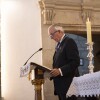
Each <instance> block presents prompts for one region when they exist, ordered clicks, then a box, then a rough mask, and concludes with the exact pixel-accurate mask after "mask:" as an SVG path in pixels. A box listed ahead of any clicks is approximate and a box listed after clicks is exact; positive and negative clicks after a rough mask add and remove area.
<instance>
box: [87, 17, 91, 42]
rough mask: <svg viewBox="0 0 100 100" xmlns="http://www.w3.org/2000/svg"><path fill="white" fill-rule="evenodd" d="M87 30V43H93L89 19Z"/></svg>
mask: <svg viewBox="0 0 100 100" xmlns="http://www.w3.org/2000/svg"><path fill="white" fill-rule="evenodd" d="M86 28H87V43H91V42H92V35H91V22H90V21H89V18H87V21H86Z"/></svg>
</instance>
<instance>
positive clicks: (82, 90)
mask: <svg viewBox="0 0 100 100" xmlns="http://www.w3.org/2000/svg"><path fill="white" fill-rule="evenodd" d="M66 95H67V96H69V97H70V96H72V95H76V96H77V97H78V96H80V97H85V96H87V97H88V96H91V97H92V96H97V97H99V96H100V71H98V72H94V73H89V74H85V75H83V76H80V77H74V78H73V81H72V83H71V85H70V88H69V90H68V92H67V94H66Z"/></svg>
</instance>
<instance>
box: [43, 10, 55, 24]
mask: <svg viewBox="0 0 100 100" xmlns="http://www.w3.org/2000/svg"><path fill="white" fill-rule="evenodd" d="M42 14H43V18H44V24H52V23H53V18H54V16H55V12H54V10H53V9H44V10H43V11H42Z"/></svg>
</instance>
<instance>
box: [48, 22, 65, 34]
mask: <svg viewBox="0 0 100 100" xmlns="http://www.w3.org/2000/svg"><path fill="white" fill-rule="evenodd" d="M51 28H53V29H54V30H55V31H58V30H60V31H61V32H64V30H63V27H61V26H60V25H57V24H54V25H51V26H49V28H48V33H49V29H51Z"/></svg>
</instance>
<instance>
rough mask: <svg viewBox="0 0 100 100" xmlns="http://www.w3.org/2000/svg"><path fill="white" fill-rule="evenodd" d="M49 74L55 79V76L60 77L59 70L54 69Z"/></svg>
mask: <svg viewBox="0 0 100 100" xmlns="http://www.w3.org/2000/svg"><path fill="white" fill-rule="evenodd" d="M50 74H51V75H52V76H53V77H56V76H58V75H60V71H59V69H57V68H54V69H52V70H51V72H50Z"/></svg>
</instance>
